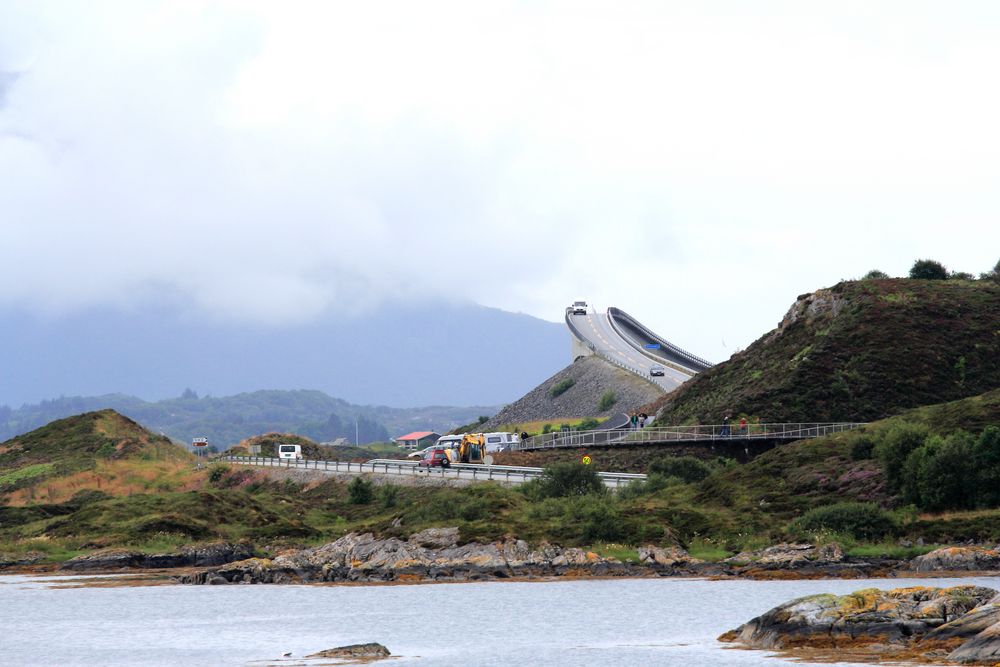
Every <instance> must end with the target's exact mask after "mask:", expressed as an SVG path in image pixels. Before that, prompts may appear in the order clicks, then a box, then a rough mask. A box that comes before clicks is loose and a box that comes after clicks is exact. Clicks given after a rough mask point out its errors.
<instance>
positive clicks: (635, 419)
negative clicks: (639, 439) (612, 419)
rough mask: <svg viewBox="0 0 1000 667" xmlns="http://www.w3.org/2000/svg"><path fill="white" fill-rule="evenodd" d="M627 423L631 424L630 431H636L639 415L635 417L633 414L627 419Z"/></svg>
mask: <svg viewBox="0 0 1000 667" xmlns="http://www.w3.org/2000/svg"><path fill="white" fill-rule="evenodd" d="M629 423H631V424H632V430H633V431H635V430H636V429H638V428H639V415H637V414H636V413H634V412H633V413H632V416H631V417H629Z"/></svg>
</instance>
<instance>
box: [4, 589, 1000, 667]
mask: <svg viewBox="0 0 1000 667" xmlns="http://www.w3.org/2000/svg"><path fill="white" fill-rule="evenodd" d="M61 581H65V579H64V578H61V577H25V576H0V627H2V632H0V664H3V665H8V666H13V665H60V666H68V665H102V666H104V665H158V666H159V665H210V666H213V667H215V666H219V665H251V666H254V667H257V666H262V665H272V664H273V665H293V664H308V663H303V662H301V661H299V660H294V659H284V660H282V659H281V655H282V654H283V653H285V652H286V651H291V652H292V653H293V658H294V657H295V656H298V657H301V656H304V655H306V654H308V653H311V652H314V651H319V650H322V649H325V648H331V647H334V646H341V645H344V644H353V643H358V642H367V641H378V642H381V643H382V644H385V645H386V646H387V647H388V648H389V650H391V651H392V653H393V655H396V656H402V657H401V658H399V659H396V660H392V661H388V662H385V663H376V664H386V665H427V666H430V665H456V666H458V665H461V666H463V667H464V666H466V665H525V666H527V665H539V666H544V667H548V666H554V665H574V666H575V665H628V666H629V667H633V666H634V665H644V666H645V665H678V666H681V665H682V666H684V667H693V666H700V665H770V666H771V667H780V665H781V664H788V665H791V664H793V663H784V662H783V661H781V660H779V659H775V658H774V657H769V654H768V653H766V652H760V651H740V650H732V649H726V648H725V647H724V645H722V644H719V643H718V642H716V641H715V638H716V637H717V636H718V635H719V634H721V633H722V632H724V631H726V630H729V629H730V628H734V627H736V626H737V625H739V624H740V623H742V622H743V621H746V620H748V619H750V618H751V617H753V616H756V615H758V614H760V613H761V612H763V611H766V610H767V609H770V608H771V607H773V606H775V605H777V604H779V603H781V602H784V601H786V600H788V599H791V598H794V597H798V596H801V595H809V594H812V593H821V592H832V593H847V592H850V591H853V590H857V589H859V588H866V587H869V586H877V587H880V588H895V587H899V586H909V585H918V584H924V585H934V586H950V585H956V584H960V583H965V584H977V585H983V586H990V587H992V588H996V589H998V590H1000V578H975V579H929V580H919V579H912V580H911V579H888V580H856V581H780V582H754V581H698V580H679V579H652V580H651V579H635V580H609V581H555V582H545V583H518V582H496V583H482V584H441V585H421V586H155V587H128V588H70V589H56V588H52V587H51V586H52V585H53V584H54V583H59V582H61ZM794 664H809V663H794ZM843 664H849V663H843Z"/></svg>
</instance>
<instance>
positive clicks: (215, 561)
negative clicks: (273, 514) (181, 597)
mask: <svg viewBox="0 0 1000 667" xmlns="http://www.w3.org/2000/svg"><path fill="white" fill-rule="evenodd" d="M252 555H253V549H252V548H251V547H250V545H248V544H227V543H215V544H207V545H203V546H194V547H185V548H183V549H181V550H180V551H178V552H175V553H165V554H145V553H141V552H138V551H126V550H122V549H108V550H104V551H97V552H95V553H92V554H87V555H85V556H77V557H76V558H71V559H70V560H68V561H66V562H65V563H63V564H62V565H61V566H60V568H61V569H63V570H74V571H78V572H95V571H107V570H121V569H132V568H143V569H161V568H173V567H209V566H212V565H222V564H223V563H229V562H232V561H235V560H243V559H245V558H249V557H250V556H252Z"/></svg>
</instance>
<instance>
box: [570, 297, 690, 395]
mask: <svg viewBox="0 0 1000 667" xmlns="http://www.w3.org/2000/svg"><path fill="white" fill-rule="evenodd" d="M569 317H571V318H573V324H574V325H575V326H576V328H577V329H578V330H579V332H580V334H581V335H582V336H584V337H585V338H586V339H587V341H588V342H590V343H591V344H593V346H594V348H595V350H596V351H597V352H598V353H599V354H601V355H602V356H605V357H607V358H609V359H612V360H614V361H617V362H619V363H621V364H624V365H625V366H628V367H629V368H630V369H635V370H637V371H639V372H640V373H641V374H644V375H645V377H646V378H647V379H649V380H650V381H652V382H653V383H655V384H656V385H657V386H659V387H660V388H661V389H663V391H667V392H669V391H673V390H674V389H676V388H677V387H679V386H681V384H683V383H684V382H686V381H688V380H690V379H691V377H692V375H693V373H692V374H686V373H682V372H680V371H678V370H676V369H674V368H671V367H670V366H666V365H664V364H660V365H661V366H664V369H665V373H666V374H665V375H664V376H663V377H650V375H649V369H650V368H651V367H652V366H654V365H656V364H659V362H657V361H654V360H653V359H651V358H650V357H647V356H646V355H645V354H643V353H642V352H640V351H639V350H638V349H636V348H635V347H634V346H633V345H632V344H631V343H630V342H629V341H627V340H625V339H624V338H622V337H621V336H620V335H619V334H618V332H617V331H615V329H614V327H613V326H611V321H610V319H609V317H608V314H607V313H606V312H604V313H596V312H588V313H587V314H586V315H573V314H570V315H569Z"/></svg>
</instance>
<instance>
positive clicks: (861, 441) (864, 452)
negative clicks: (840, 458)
mask: <svg viewBox="0 0 1000 667" xmlns="http://www.w3.org/2000/svg"><path fill="white" fill-rule="evenodd" d="M874 453H875V440H873V439H872V438H870V437H868V436H867V435H862V436H861V437H859V438H858V439H857V440H855V441H854V444H853V445H851V460H852V461H864V460H867V459H870V458H872V456H873V455H874Z"/></svg>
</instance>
